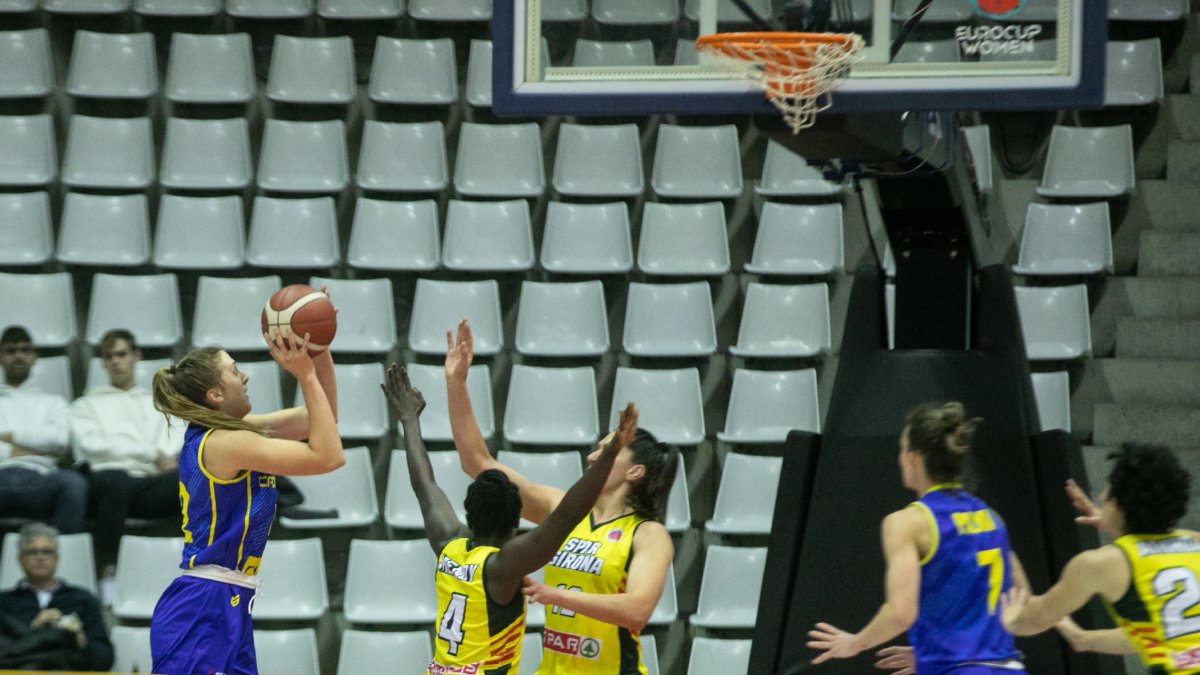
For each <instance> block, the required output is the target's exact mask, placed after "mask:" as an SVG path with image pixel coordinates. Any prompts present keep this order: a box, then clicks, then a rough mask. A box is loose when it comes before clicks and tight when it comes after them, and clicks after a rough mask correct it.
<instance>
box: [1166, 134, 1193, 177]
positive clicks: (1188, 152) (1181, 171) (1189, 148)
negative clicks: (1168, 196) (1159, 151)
mask: <svg viewBox="0 0 1200 675" xmlns="http://www.w3.org/2000/svg"><path fill="white" fill-rule="evenodd" d="M1167 180H1170V181H1184V182H1187V183H1193V184H1195V183H1200V141H1183V140H1179V139H1175V140H1173V141H1171V142H1170V143H1168V144H1167Z"/></svg>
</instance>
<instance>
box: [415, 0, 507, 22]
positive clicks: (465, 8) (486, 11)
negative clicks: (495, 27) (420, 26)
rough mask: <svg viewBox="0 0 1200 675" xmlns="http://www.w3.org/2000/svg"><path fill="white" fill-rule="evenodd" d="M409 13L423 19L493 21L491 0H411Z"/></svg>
mask: <svg viewBox="0 0 1200 675" xmlns="http://www.w3.org/2000/svg"><path fill="white" fill-rule="evenodd" d="M408 15H409V16H411V17H412V18H414V19H419V20H421V21H491V19H492V3H491V0H409V2H408Z"/></svg>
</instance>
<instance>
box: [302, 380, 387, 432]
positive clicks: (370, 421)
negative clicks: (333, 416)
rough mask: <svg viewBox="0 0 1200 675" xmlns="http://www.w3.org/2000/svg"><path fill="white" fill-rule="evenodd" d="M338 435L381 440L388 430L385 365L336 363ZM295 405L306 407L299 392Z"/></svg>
mask: <svg viewBox="0 0 1200 675" xmlns="http://www.w3.org/2000/svg"><path fill="white" fill-rule="evenodd" d="M333 368H334V373H335V376H336V377H337V397H338V422H337V427H338V433H339V434H341V436H342V438H380V437H381V436H383V435H384V434H386V433H387V430H388V410H387V401H386V400H384V398H383V396H380V391H379V385H381V384H383V364H382V363H337V364H334V366H333ZM292 404H293V405H304V396H303V394H302V392H301V391H300V388H299V387H297V388H296V398H295V399H294V401H293V403H292Z"/></svg>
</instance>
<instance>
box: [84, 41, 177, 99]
mask: <svg viewBox="0 0 1200 675" xmlns="http://www.w3.org/2000/svg"><path fill="white" fill-rule="evenodd" d="M66 91H67V93H68V94H70V95H71V96H77V97H80V98H113V99H140V100H144V99H148V98H150V97H151V96H154V95H155V94H157V93H158V66H157V64H156V63H155V58H154V36H153V35H152V34H150V33H128V34H121V33H93V32H92V31H88V30H77V31H75V45H74V47H72V49H71V65H70V69H69V70H68V71H67V87H66Z"/></svg>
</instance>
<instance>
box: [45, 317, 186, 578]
mask: <svg viewBox="0 0 1200 675" xmlns="http://www.w3.org/2000/svg"><path fill="white" fill-rule="evenodd" d="M100 359H101V360H102V362H103V363H104V370H105V371H107V372H108V384H101V385H95V386H92V387H90V388H89V389H88V390H87V393H85V394H84V395H83V396H80V397H79V398H77V399H75V402H74V403H72V404H71V411H70V418H69V419H70V427H71V446H72V449H73V450H74V451H75V459H76V461H80V462H86V463H87V464H88V465H89V466H90V468H91V472H90V473H89V474H88V494H89V497H88V506H89V508H88V512H89V514H90V515H91V518H92V538H93V540H94V541H95V543H96V565H97V567H98V568H99V569H100V571H101V572H100V582H101V586H100V597H101V598H103V599H105V600H108V597H107V596H108V590H109V587H110V585H111V583H110V580H111V579H112V578H113V577H114V576H116V572H117V568H116V564H117V550H118V549H119V547H120V545H121V535H123V534H124V533H125V519H126V518H127V517H129V516H132V517H134V518H174V519H176V520H178V519H179V517H180V510H179V464H178V459H179V448H180V447H181V445H182V443H183V427H182V426H180V427H178V429H177V430H176V433H175V434H173V435H168V425H167V420H166V418H165V417H163V414H162V413H160V412H158V411H157V410H155V409H154V400H153V397H152V396H151V394H150V390H149V389H146V388H144V387H140V386H137V384H136V383H135V382H134V367H135V366H136V365H137V362H138V361H141V360H142V352H141V350H140V349H138V346H137V343H136V342H135V340H134V337H133V334H132V333H130V332H129V331H127V330H120V329H117V330H110V331H108V332H107V333H105V334H104V336H103V337H102V338H101V339H100Z"/></svg>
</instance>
